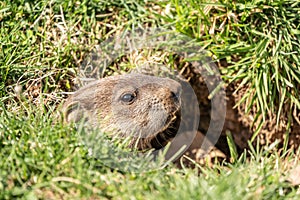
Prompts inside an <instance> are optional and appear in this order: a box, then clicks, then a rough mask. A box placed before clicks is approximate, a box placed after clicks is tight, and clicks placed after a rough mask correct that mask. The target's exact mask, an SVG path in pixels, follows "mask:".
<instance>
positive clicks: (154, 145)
mask: <svg viewBox="0 0 300 200" xmlns="http://www.w3.org/2000/svg"><path fill="white" fill-rule="evenodd" d="M180 122H181V110H180V109H178V110H176V111H174V112H173V113H171V114H170V115H169V116H168V118H167V121H166V123H165V126H164V127H163V128H162V129H161V130H160V131H158V132H157V133H156V134H153V135H152V136H150V137H146V138H138V139H134V141H132V142H131V145H130V146H131V147H133V146H135V148H137V149H138V150H141V151H146V150H149V149H156V150H158V149H161V148H163V147H165V146H166V145H167V143H168V142H169V141H170V140H171V139H172V138H174V137H175V136H176V134H177V131H178V129H179V126H180Z"/></svg>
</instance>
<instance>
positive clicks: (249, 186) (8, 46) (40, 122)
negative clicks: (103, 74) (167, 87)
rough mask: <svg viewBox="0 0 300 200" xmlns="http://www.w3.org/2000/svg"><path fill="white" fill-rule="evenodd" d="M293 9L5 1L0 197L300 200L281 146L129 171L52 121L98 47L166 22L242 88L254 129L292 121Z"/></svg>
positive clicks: (295, 94) (295, 102) (0, 55)
mask: <svg viewBox="0 0 300 200" xmlns="http://www.w3.org/2000/svg"><path fill="white" fill-rule="evenodd" d="M299 12H300V2H299V1H298V0H274V1H254V0H253V1H245V0H237V1H233V2H232V1H226V0H219V1H213V3H212V1H205V0H203V1H201V0H199V1H194V0H184V1H177V0H172V1H171V2H169V1H164V0H162V1H152V0H150V1H142V0H138V1H129V0H128V1H119V0H115V1H113V2H110V1H101V0H93V1H83V2H80V1H74V0H68V1H61V0H51V1H44V0H43V1H36V2H34V1H26V0H15V1H13V2H12V1H8V0H4V1H1V2H0V27H1V28H0V45H1V48H0V80H1V81H0V99H1V100H0V199H17V198H20V199H74V198H76V199H79V198H83V199H167V198H171V199H197V198H203V199H221V198H223V199H285V198H288V199H299V186H297V184H295V183H293V182H292V181H288V180H290V179H291V176H293V175H294V174H293V173H290V169H292V168H293V167H294V166H295V165H296V164H297V162H298V160H299V152H297V151H294V152H293V151H289V150H285V151H283V152H278V151H277V149H276V145H277V143H274V144H272V145H271V146H264V147H262V146H259V145H257V146H254V147H253V146H252V145H250V147H251V148H250V150H249V151H246V150H245V152H244V153H243V154H242V155H241V156H240V157H237V155H236V152H234V151H232V156H233V159H232V162H231V163H228V162H224V163H218V164H215V165H214V166H213V167H208V166H204V167H203V166H196V168H195V169H187V168H183V169H178V168H177V167H175V166H173V165H172V164H171V165H170V166H168V167H166V168H163V169H156V170H152V171H147V172H140V173H136V172H134V171H130V170H128V171H120V170H117V169H118V168H115V169H112V168H110V167H109V166H105V165H103V160H104V159H110V158H112V157H116V158H117V155H116V154H112V152H110V151H109V149H108V147H107V149H105V148H106V146H105V145H103V148H104V149H102V151H103V153H102V157H101V159H102V160H101V159H95V158H94V157H91V156H90V153H89V149H88V148H87V147H86V146H85V145H84V144H83V143H82V141H81V140H80V138H79V137H78V134H80V131H84V130H80V131H78V130H77V129H76V128H75V127H73V126H72V125H65V124H63V123H62V122H61V121H60V120H59V118H58V117H57V106H58V105H59V104H60V102H61V101H62V100H63V98H65V97H66V93H65V92H70V91H72V90H73V89H74V85H75V83H74V81H73V78H74V77H75V75H76V74H77V73H78V71H77V69H78V67H79V66H80V65H81V63H82V62H83V60H84V58H85V56H86V55H87V54H88V53H89V52H91V51H92V50H93V48H94V46H95V45H97V44H100V43H101V42H102V41H104V40H105V39H107V38H108V37H109V36H112V35H114V34H116V33H119V32H120V31H123V30H126V29H130V28H133V27H143V26H147V27H161V26H163V27H172V28H174V29H175V30H176V31H178V32H180V33H183V34H185V35H188V36H189V37H191V38H195V39H197V41H198V42H199V45H201V46H203V47H205V49H207V50H208V51H209V52H211V54H212V55H213V58H214V59H215V60H216V62H218V63H219V67H220V71H221V73H222V77H223V80H224V81H226V83H238V86H239V87H238V89H237V92H239V91H241V89H243V91H246V92H245V94H244V95H243V96H244V98H242V99H241V100H240V104H241V105H245V110H244V111H245V113H248V114H249V113H250V112H251V113H254V114H253V116H254V119H255V120H254V122H255V123H256V125H255V126H254V127H255V129H256V130H257V133H258V131H259V129H260V128H261V127H262V125H263V123H264V121H267V120H269V119H275V121H276V124H277V126H281V125H282V124H283V125H286V124H290V121H291V120H292V119H293V118H295V114H294V113H298V111H299V109H300V102H299V99H300V98H299V83H300V67H299V66H300V65H299V53H300V52H299V51H300V48H299V46H300V44H299V41H300V32H299V30H300V27H299V26H300V25H299V24H300V23H299V22H300V17H299V16H300V15H299V14H300V13H299ZM274 116H275V117H274ZM260 119H262V120H260ZM100 139H101V138H100ZM229 141H230V140H229ZM229 145H231V147H232V148H231V149H234V148H233V145H234V144H233V143H230V142H229ZM105 150H106V151H105ZM140 159H141V161H140V163H151V161H149V160H147V158H140ZM155 165H156V163H152V164H151V166H155ZM122 167H125V168H126V169H132V168H134V167H136V165H135V163H131V162H125V163H124V165H123V166H122ZM142 167H145V166H144V165H142Z"/></svg>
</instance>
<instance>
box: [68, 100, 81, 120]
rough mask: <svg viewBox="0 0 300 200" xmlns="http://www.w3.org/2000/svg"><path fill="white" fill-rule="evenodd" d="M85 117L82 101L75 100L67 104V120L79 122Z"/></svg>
mask: <svg viewBox="0 0 300 200" xmlns="http://www.w3.org/2000/svg"><path fill="white" fill-rule="evenodd" d="M82 117H83V111H82V109H81V106H80V103H79V102H77V101H73V102H71V103H69V104H67V105H66V106H65V109H64V120H65V121H66V122H78V121H80V120H81V119H82Z"/></svg>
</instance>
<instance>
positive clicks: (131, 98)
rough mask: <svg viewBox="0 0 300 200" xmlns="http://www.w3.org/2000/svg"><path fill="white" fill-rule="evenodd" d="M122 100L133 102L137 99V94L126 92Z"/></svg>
mask: <svg viewBox="0 0 300 200" xmlns="http://www.w3.org/2000/svg"><path fill="white" fill-rule="evenodd" d="M121 100H122V101H123V102H126V103H132V102H133V101H134V100H135V95H134V94H132V93H126V94H124V95H123V96H122V97H121Z"/></svg>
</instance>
